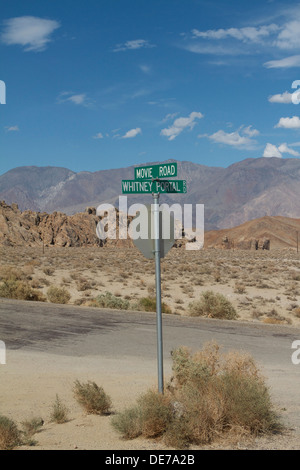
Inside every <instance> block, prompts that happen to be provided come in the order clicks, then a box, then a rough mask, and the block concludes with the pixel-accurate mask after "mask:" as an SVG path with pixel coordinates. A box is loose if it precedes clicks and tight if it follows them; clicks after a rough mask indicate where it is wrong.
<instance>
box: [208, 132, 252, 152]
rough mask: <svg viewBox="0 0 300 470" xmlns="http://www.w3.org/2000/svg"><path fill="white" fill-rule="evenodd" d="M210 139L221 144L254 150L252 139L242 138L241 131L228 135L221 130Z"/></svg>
mask: <svg viewBox="0 0 300 470" xmlns="http://www.w3.org/2000/svg"><path fill="white" fill-rule="evenodd" d="M209 139H210V140H212V141H213V142H216V143H219V144H225V145H231V146H232V147H244V148H247V147H248V148H252V147H253V144H254V141H253V140H252V139H251V138H250V137H247V136H242V135H241V134H240V133H239V131H234V132H229V133H227V132H225V131H223V130H219V131H217V132H215V133H214V134H212V135H210V136H209Z"/></svg>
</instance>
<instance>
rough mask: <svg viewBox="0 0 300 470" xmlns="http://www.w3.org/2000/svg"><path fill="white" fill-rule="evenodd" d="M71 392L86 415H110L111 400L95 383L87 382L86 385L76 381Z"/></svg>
mask: <svg viewBox="0 0 300 470" xmlns="http://www.w3.org/2000/svg"><path fill="white" fill-rule="evenodd" d="M73 391H74V396H75V398H76V400H77V402H78V403H79V404H80V405H81V406H82V407H83V408H84V409H85V411H86V412H87V413H89V414H96V415H106V414H109V413H110V411H111V405H112V401H111V398H110V397H109V396H108V395H107V394H106V393H105V391H104V389H103V388H102V387H99V386H98V385H97V384H96V383H95V382H91V381H88V382H87V383H81V382H79V380H76V381H75V383H74V389H73Z"/></svg>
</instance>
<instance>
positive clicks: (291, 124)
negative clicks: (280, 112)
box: [275, 116, 300, 129]
mask: <svg viewBox="0 0 300 470" xmlns="http://www.w3.org/2000/svg"><path fill="white" fill-rule="evenodd" d="M275 127H283V128H284V129H300V119H299V117H298V116H293V117H292V118H289V117H287V118H283V117H282V118H280V119H279V122H278V123H277V124H276V126H275Z"/></svg>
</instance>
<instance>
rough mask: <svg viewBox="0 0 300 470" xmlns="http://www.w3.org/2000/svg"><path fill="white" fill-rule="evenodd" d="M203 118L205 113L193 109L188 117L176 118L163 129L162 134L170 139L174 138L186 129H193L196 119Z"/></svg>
mask: <svg viewBox="0 0 300 470" xmlns="http://www.w3.org/2000/svg"><path fill="white" fill-rule="evenodd" d="M201 118H203V114H202V113H199V112H196V111H193V112H192V113H190V115H189V116H188V117H179V118H177V119H175V121H174V122H173V124H172V125H171V126H169V127H167V128H165V129H162V130H161V132H160V135H163V136H165V137H167V138H168V140H174V139H175V138H176V137H177V136H178V135H179V134H181V132H182V131H183V130H184V129H186V128H189V129H191V130H192V129H193V128H194V126H195V124H196V122H195V120H196V119H201Z"/></svg>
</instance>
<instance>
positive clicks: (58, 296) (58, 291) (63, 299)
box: [47, 286, 71, 304]
mask: <svg viewBox="0 0 300 470" xmlns="http://www.w3.org/2000/svg"><path fill="white" fill-rule="evenodd" d="M47 297H48V300H49V301H50V302H52V303H53V304H67V303H68V302H69V300H70V298H71V295H70V293H69V292H68V290H67V289H66V288H65V287H56V286H51V287H49V289H48V290H47Z"/></svg>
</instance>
